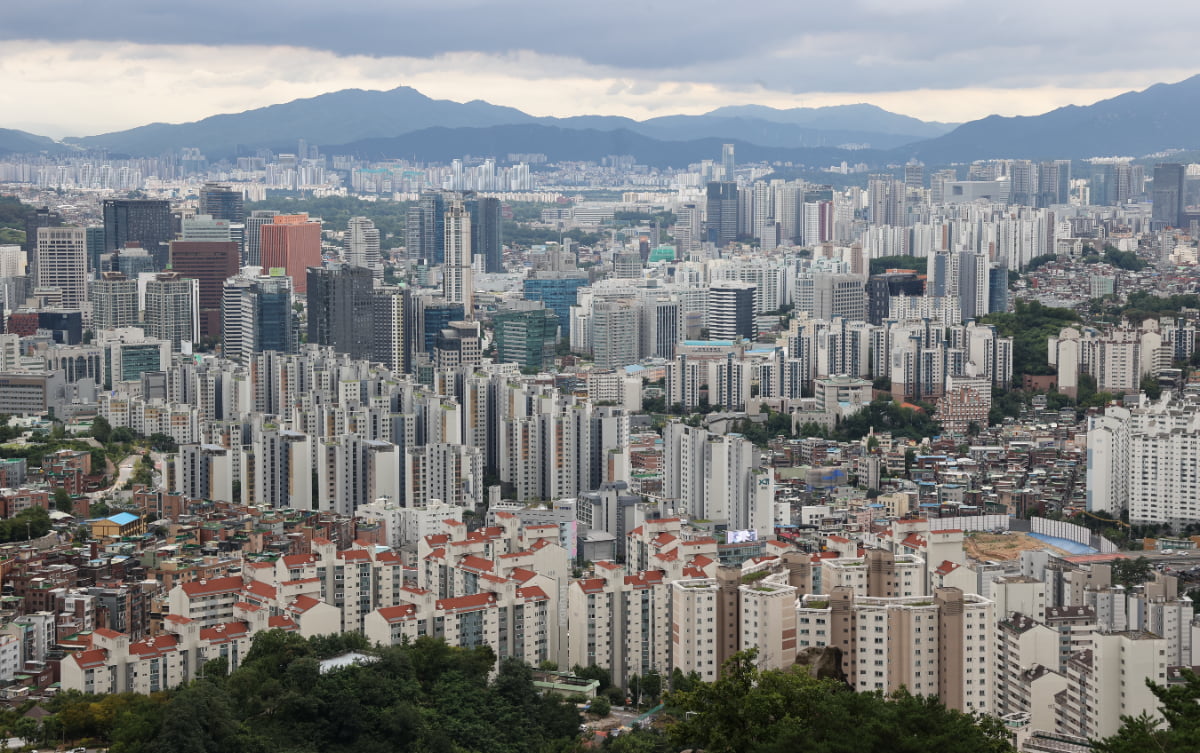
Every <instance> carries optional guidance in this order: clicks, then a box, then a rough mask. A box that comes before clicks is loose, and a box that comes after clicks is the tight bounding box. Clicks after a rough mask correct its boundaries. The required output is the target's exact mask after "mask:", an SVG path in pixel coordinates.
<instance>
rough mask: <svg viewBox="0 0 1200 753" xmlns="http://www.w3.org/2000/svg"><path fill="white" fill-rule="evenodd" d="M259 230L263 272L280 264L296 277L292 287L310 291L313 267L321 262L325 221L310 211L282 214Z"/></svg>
mask: <svg viewBox="0 0 1200 753" xmlns="http://www.w3.org/2000/svg"><path fill="white" fill-rule="evenodd" d="M274 220H275V221H274V222H273V223H271V224H269V225H263V226H262V228H261V229H260V230H259V248H260V249H261V254H262V265H263V274H268V273H269V272H270V270H271V269H272V268H273V267H280V268H282V269H283V270H284V274H286V275H287V276H288V277H290V278H292V289H293V290H295V291H296V292H297V293H307V292H308V279H307V278H308V273H307V270H308V268H309V267H319V266H321V223H319V222H311V221H309V219H308V215H307V214H281V215H277V216H276V217H275V218H274Z"/></svg>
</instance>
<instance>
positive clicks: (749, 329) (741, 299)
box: [708, 280, 758, 341]
mask: <svg viewBox="0 0 1200 753" xmlns="http://www.w3.org/2000/svg"><path fill="white" fill-rule="evenodd" d="M757 291H758V288H757V287H756V286H755V285H754V284H752V283H749V282H738V281H733V280H727V281H722V282H716V283H713V285H712V286H711V287H710V288H709V289H708V336H709V338H710V339H712V340H735V341H736V340H742V339H747V340H753V339H754V338H755V337H757V336H758V328H757V325H756V323H755V319H754V310H755V299H756V296H757Z"/></svg>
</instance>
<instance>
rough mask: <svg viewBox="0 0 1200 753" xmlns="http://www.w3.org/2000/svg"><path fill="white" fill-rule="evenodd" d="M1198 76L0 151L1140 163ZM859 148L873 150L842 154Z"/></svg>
mask: <svg viewBox="0 0 1200 753" xmlns="http://www.w3.org/2000/svg"><path fill="white" fill-rule="evenodd" d="M1198 117H1200V76H1196V77H1193V78H1189V79H1187V80H1185V81H1181V82H1178V83H1175V84H1158V85H1155V86H1152V87H1150V88H1149V89H1146V90H1145V91H1141V92H1129V93H1126V94H1122V95H1120V96H1118V97H1114V98H1112V99H1108V100H1104V101H1102V102H1097V103H1096V104H1093V105H1089V106H1086V107H1075V106H1071V107H1063V108H1059V109H1057V110H1054V111H1052V112H1048V113H1045V114H1043V115H1038V116H1034V117H1017V118H1005V117H999V116H991V117H987V118H983V119H981V120H976V121H972V122H970V123H965V124H962V125H959V126H955V125H954V124H948V123H934V122H926V121H921V120H918V119H916V118H911V117H908V116H904V115H897V114H896V113H891V112H888V111H886V110H883V109H881V108H879V107H875V106H874V105H867V104H858V105H842V106H837V107H817V108H794V109H788V110H778V109H774V108H770V107H763V106H759V105H744V106H737V107H722V108H719V109H717V110H713V111H712V112H710V113H707V114H704V115H669V116H664V117H658V118H651V119H649V120H645V121H636V120H632V119H630V118H623V117H608V116H592V115H585V116H577V117H567V118H546V117H534V116H532V115H529V114H527V113H524V112H522V111H520V110H517V109H514V108H511V107H501V106H498V105H493V104H490V103H488V102H483V101H481V100H474V101H471V102H465V103H459V102H451V101H448V100H438V99H432V98H430V97H427V96H425V95H424V94H421V93H420V92H418V91H417V90H415V89H412V88H409V87H399V88H396V89H392V90H390V91H363V90H361V89H346V90H343V91H338V92H332V93H329V94H322V95H320V96H317V97H311V98H308V99H298V100H295V101H292V102H287V103H284V104H279V105H271V106H270V107H262V108H258V109H254V110H248V111H246V112H242V113H234V114H226V115H215V116H213V117H209V118H205V119H203V120H199V121H196V122H194V123H181V124H166V123H153V124H150V125H145V126H141V127H138V128H133V129H130V130H127V131H117V132H114V133H106V134H100V135H97V136H85V137H81V138H71V139H65V140H64V141H63V142H62V143H59V142H54V141H52V140H51V139H47V138H45V137H42V136H36V135H34V134H30V133H25V132H23V131H12V130H4V129H0V154H3V153H10V152H36V151H46V152H61V151H63V150H71V149H103V150H106V151H108V152H109V153H110V154H113V155H135V156H142V155H155V154H161V153H163V152H166V151H171V150H177V149H180V148H182V147H197V148H199V149H200V150H201V151H203V152H204V153H205V154H206V155H207V156H208V157H209V158H210V159H218V158H222V157H232V156H236V155H246V154H252V153H253V152H254V150H255V149H257V148H260V147H266V148H270V149H273V150H275V151H279V152H293V151H295V150H296V147H297V142H298V141H299V140H300V139H303V140H305V141H307V142H308V143H310V144H317V145H320V146H321V148H322V150H323V151H324V152H326V153H339V152H340V153H353V154H359V155H362V156H364V157H375V158H386V157H397V158H399V157H407V158H416V159H419V160H437V161H444V160H448V159H451V158H453V157H457V156H461V155H463V154H474V155H495V156H498V157H501V158H503V157H504V156H505V155H507V154H509V153H513V152H541V153H545V154H546V155H547V156H549V157H550V158H551V159H554V160H562V159H588V160H594V159H598V158H600V157H603V156H605V155H609V154H632V155H634V156H636V157H637V158H638V160H639V161H642V162H644V163H646V164H653V165H660V166H667V165H673V166H682V165H685V164H687V163H689V162H696V161H698V160H701V159H716V158H718V157H719V154H720V144H721V143H730V142H732V143H735V144H737V151H738V159H739V161H746V162H749V161H758V160H770V161H776V160H778V161H790V162H793V163H800V164H808V165H820V164H829V163H831V162H840V161H842V160H846V161H850V162H866V163H868V164H888V163H892V164H895V163H900V162H904V161H906V160H908V159H911V158H917V159H920V160H922V161H923V162H925V163H926V164H927V165H942V164H948V163H951V162H966V161H970V160H974V159H987V158H993V157H1012V158H1028V159H1046V158H1065V159H1082V158H1086V157H1093V156H1108V155H1125V156H1141V155H1145V154H1150V153H1154V152H1159V151H1163V150H1166V149H1197V148H1200V129H1197V128H1195V126H1194V125H1193V124H1194V123H1195V122H1196V120H1197V118H1198ZM845 145H858V146H863V145H869V147H870V148H869V149H861V148H858V149H854V150H847V149H840V148H839V147H842V146H845Z"/></svg>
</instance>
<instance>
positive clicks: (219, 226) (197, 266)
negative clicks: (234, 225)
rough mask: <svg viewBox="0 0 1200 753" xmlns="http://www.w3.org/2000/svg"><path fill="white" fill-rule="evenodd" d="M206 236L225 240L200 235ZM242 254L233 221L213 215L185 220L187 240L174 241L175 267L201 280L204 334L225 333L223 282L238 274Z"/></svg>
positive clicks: (173, 259) (175, 269)
mask: <svg viewBox="0 0 1200 753" xmlns="http://www.w3.org/2000/svg"><path fill="white" fill-rule="evenodd" d="M189 231H190V232H189ZM206 236H210V237H218V238H219V237H224V239H225V240H198V239H197V238H204V237H206ZM239 255H240V254H239V252H238V245H237V244H236V243H234V242H233V241H232V240H229V222H228V221H227V220H216V219H214V218H212V217H210V216H209V215H200V216H199V217H197V218H196V219H195V220H184V240H177V241H171V270H172V271H173V272H178V273H179V274H180V275H181V276H183V277H186V278H190V279H193V280H196V281H197V282H198V283H199V296H200V301H199V306H200V336H201V337H216V336H218V335H220V334H221V295H222V293H221V291H222V286H223V285H224V284H225V281H226V280H228V279H229V278H230V277H233V276H234V275H236V274H237V272H238V257H239Z"/></svg>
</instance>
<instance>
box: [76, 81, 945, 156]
mask: <svg viewBox="0 0 1200 753" xmlns="http://www.w3.org/2000/svg"><path fill="white" fill-rule="evenodd" d="M514 125H528V126H534V125H537V126H550V127H555V128H558V129H562V130H595V131H622V130H623V131H628V132H630V133H634V134H639V135H641V136H645V137H648V138H651V139H658V140H661V141H689V140H695V139H709V138H714V139H725V140H726V141H729V140H734V141H743V142H746V143H752V144H758V145H760V146H766V147H785V148H788V149H794V148H799V147H820V148H826V147H836V146H839V145H843V144H869V145H871V146H873V147H875V148H881V149H889V148H893V147H897V146H901V145H903V144H907V143H911V142H913V141H916V140H919V139H923V138H930V137H933V136H937V135H940V134H943V133H946V132H947V131H949V130H950V129H951V128H952V127H953V126H951V125H947V124H944V123H926V122H923V121H920V120H917V119H916V118H910V117H907V116H905V115H897V114H895V113H891V112H888V111H886V110H883V109H881V108H878V107H875V106H873V105H847V106H839V107H821V108H796V109H792V110H775V109H772V108H769V107H758V106H748V107H737V108H722V109H721V110H717V111H714V112H713V113H709V114H707V115H670V116H665V117H660V118H651V119H650V120H646V121H636V120H633V119H630V118H622V117H606V116H592V115H584V116H578V117H569V118H538V117H534V116H532V115H529V114H526V113H524V112H521V111H520V110H516V109H514V108H511V107H500V106H497V105H492V104H489V103H487V102H482V101H479V100H475V101H472V102H466V103H458V102H451V101H448V100H439V99H432V98H430V97H427V96H425V95H424V94H421V93H420V92H419V91H417V90H415V89H411V88H409V87H403V86H402V87H399V88H396V89H392V90H390V91H363V90H361V89H346V90H343V91H338V92H332V93H329V94H322V95H320V96H317V97H310V98H308V99H298V100H295V101H292V102H287V103H285V104H280V105H271V106H270V107H262V108H259V109H256V110H249V111H247V112H242V113H237V114H229V115H214V116H213V117H210V118H205V119H203V120H199V121H196V122H194V123H182V124H178V125H170V124H166V123H153V124H151V125H146V126H140V127H138V128H132V129H130V130H127V131H117V132H115V133H105V134H101V135H98V136H86V137H83V138H73V139H66V142H67V143H69V144H72V145H75V146H78V147H83V148H88V149H105V150H108V151H110V152H113V153H122V154H135V155H147V154H159V153H161V152H164V151H168V150H171V149H178V148H180V147H184V146H192V147H197V148H199V149H200V150H201V151H203V152H205V154H207V155H208V156H209V157H210V158H213V157H224V156H231V155H234V154H238V153H242V154H245V153H252V152H253V150H254V149H255V148H258V147H268V148H271V149H276V150H283V151H292V150H294V149H295V147H296V143H297V141H298V140H299V139H304V140H305V141H307V142H308V143H310V144H320V145H321V146H325V147H327V146H329V145H334V144H346V143H351V142H359V141H362V140H366V139H388V138H396V137H401V136H404V135H406V134H413V133H415V132H419V131H422V130H425V129H429V128H487V127H493V126H514ZM504 132H505V133H517V132H515V131H512V130H511V129H508V130H506V131H504ZM538 132H540V133H544V132H542V131H538ZM502 151H503V150H502ZM508 151H519V150H518V149H516V148H513V149H509V150H508ZM421 156H424V155H421ZM428 158H429V159H432V157H428Z"/></svg>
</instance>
